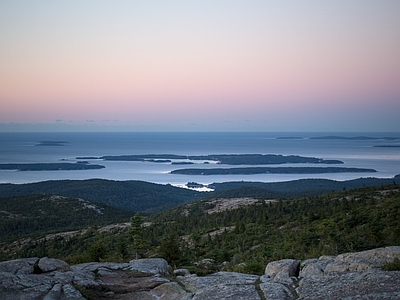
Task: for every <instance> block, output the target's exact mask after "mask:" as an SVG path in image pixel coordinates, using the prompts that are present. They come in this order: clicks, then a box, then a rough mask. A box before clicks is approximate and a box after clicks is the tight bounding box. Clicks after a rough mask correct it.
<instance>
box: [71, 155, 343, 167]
mask: <svg viewBox="0 0 400 300" xmlns="http://www.w3.org/2000/svg"><path fill="white" fill-rule="evenodd" d="M77 159H101V160H110V161H145V162H146V161H147V162H154V161H155V160H161V161H165V162H168V160H172V159H175V160H191V161H213V162H216V163H217V164H225V165H269V164H288V163H291V164H296V163H309V164H343V162H342V161H340V160H329V159H322V158H316V157H305V156H299V155H277V154H213V155H175V154H145V155H117V156H100V157H77Z"/></svg>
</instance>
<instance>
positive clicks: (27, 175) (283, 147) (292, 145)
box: [0, 132, 400, 185]
mask: <svg viewBox="0 0 400 300" xmlns="http://www.w3.org/2000/svg"><path fill="white" fill-rule="evenodd" d="M328 135H335V136H347V137H355V136H368V137H375V138H379V139H369V140H342V139H330V140H326V139H324V140H320V139H310V137H321V136H328ZM281 137H286V138H285V139H281ZM288 137H291V138H288ZM294 137H296V138H294ZM384 137H396V138H398V139H397V140H386V139H383V138H384ZM41 141H63V142H67V143H65V146H37V144H38V143H39V142H41ZM378 145H395V146H398V145H400V133H298V132H297V133H126V132H124V133H122V132H121V133H0V163H46V162H60V161H62V160H66V161H69V162H76V161H78V160H77V159H76V157H79V156H104V155H129V154H182V155H203V154H204V155H206V154H245V153H250V154H253V153H260V154H283V155H301V156H312V157H318V158H323V159H339V160H342V161H343V162H344V165H339V166H340V167H360V168H372V169H375V170H377V171H378V172H377V173H340V174H313V175H307V174H301V175H295V174H261V175H217V176H201V175H199V176H187V175H172V174H169V172H170V171H171V170H174V169H178V168H188V167H202V168H210V167H215V165H214V166H213V165H211V164H210V165H204V164H201V165H188V166H185V165H181V166H179V165H171V164H167V163H150V162H118V161H101V160H89V162H90V163H93V164H101V165H104V166H105V167H106V168H105V169H100V170H83V171H27V172H18V171H4V170H0V183H28V182H38V181H44V180H56V179H90V178H103V179H113V180H144V181H149V182H155V183H162V184H166V183H170V184H174V185H182V184H185V183H187V182H190V181H195V182H198V183H203V184H209V183H212V182H226V181H240V180H243V181H261V182H276V181H286V180H293V179H299V178H328V179H334V180H348V179H354V178H359V177H380V178H390V177H393V176H394V175H397V174H399V173H400V148H399V147H374V146H378ZM285 166H289V165H285ZM295 166H301V165H299V164H296V165H295ZM308 166H309V165H308ZM316 166H321V167H322V166H324V165H316ZM218 167H229V166H224V165H218Z"/></svg>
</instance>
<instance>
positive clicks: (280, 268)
mask: <svg viewBox="0 0 400 300" xmlns="http://www.w3.org/2000/svg"><path fill="white" fill-rule="evenodd" d="M299 271H300V260H295V259H281V260H278V261H273V262H270V263H269V264H268V265H267V266H266V267H265V275H266V276H267V277H270V278H275V277H278V278H279V277H283V278H285V277H298V276H299Z"/></svg>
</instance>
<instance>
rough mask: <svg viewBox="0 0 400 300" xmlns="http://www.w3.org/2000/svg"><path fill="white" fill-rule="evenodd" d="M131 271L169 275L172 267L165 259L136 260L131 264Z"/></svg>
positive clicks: (129, 267)
mask: <svg viewBox="0 0 400 300" xmlns="http://www.w3.org/2000/svg"><path fill="white" fill-rule="evenodd" d="M128 269H129V270H132V271H138V272H142V273H150V274H154V275H155V274H160V275H164V276H168V275H169V269H170V266H169V265H168V262H167V261H166V260H165V259H163V258H144V259H134V260H131V261H130V262H129V266H128Z"/></svg>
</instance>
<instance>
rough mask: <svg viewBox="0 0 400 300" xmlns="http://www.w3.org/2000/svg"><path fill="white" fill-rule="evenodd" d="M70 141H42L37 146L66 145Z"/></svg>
mask: <svg viewBox="0 0 400 300" xmlns="http://www.w3.org/2000/svg"><path fill="white" fill-rule="evenodd" d="M66 144H68V142H64V141H40V142H38V143H36V145H35V146H51V147H52V146H65V145H66Z"/></svg>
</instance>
